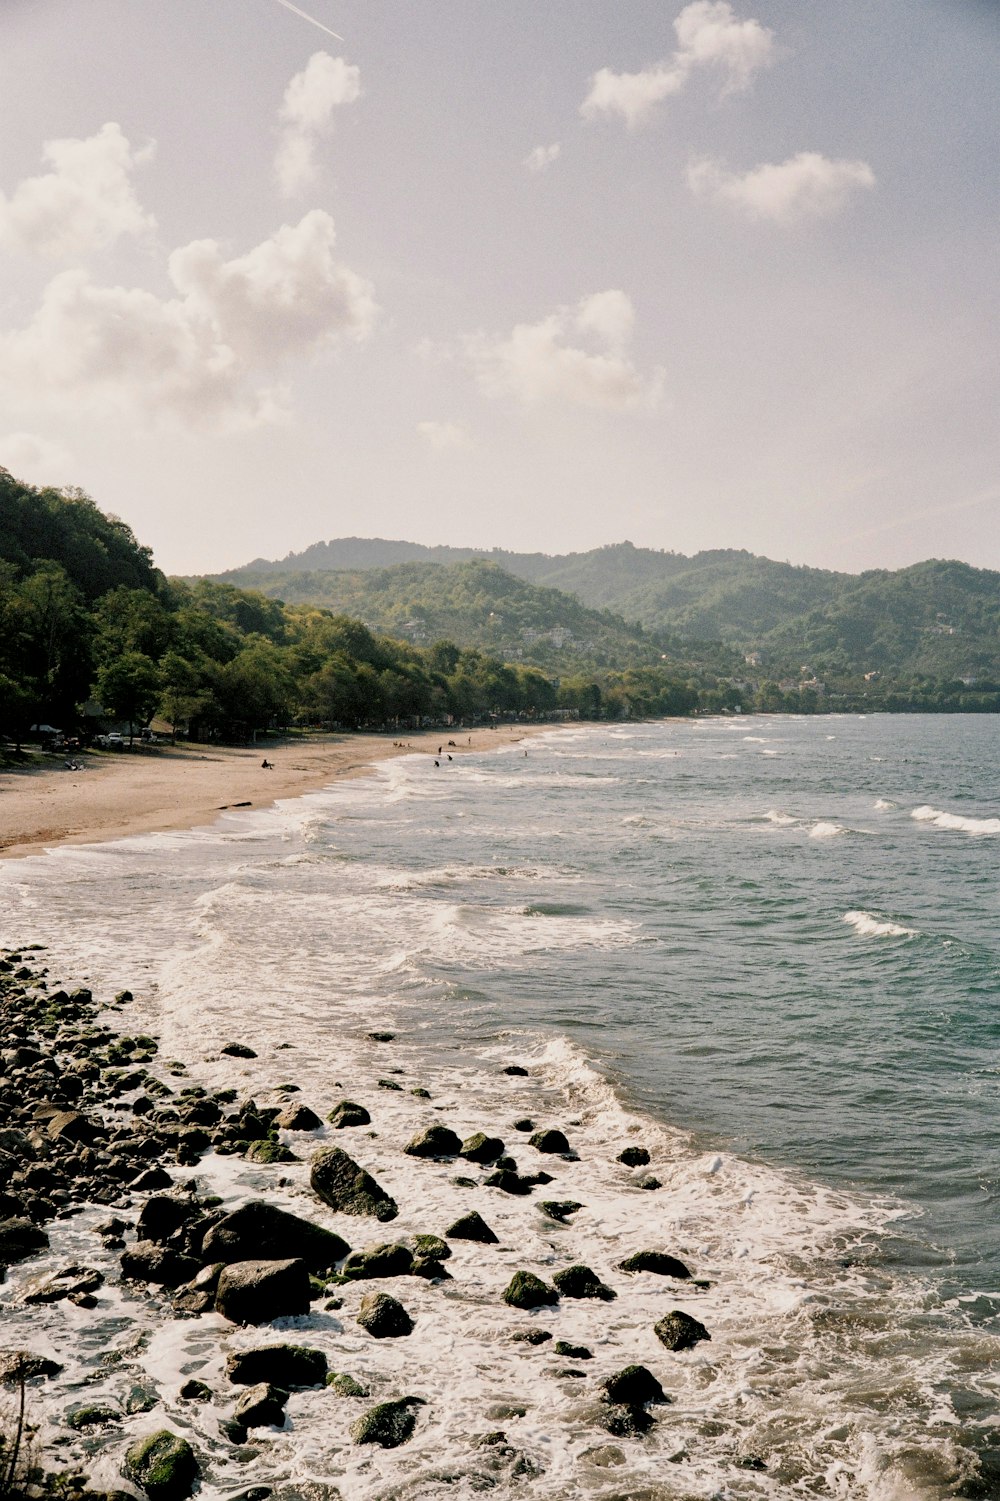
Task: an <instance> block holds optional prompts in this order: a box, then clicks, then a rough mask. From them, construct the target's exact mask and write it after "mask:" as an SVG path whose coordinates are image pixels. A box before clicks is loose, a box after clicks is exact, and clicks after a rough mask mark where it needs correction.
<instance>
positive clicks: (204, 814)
mask: <svg viewBox="0 0 1000 1501" xmlns="http://www.w3.org/2000/svg"><path fill="white" fill-rule="evenodd" d="M551 728H552V726H551V725H502V726H501V727H500V728H499V729H497V730H492V729H477V730H473V731H471V732H470V731H468V730H461V731H459V730H452V731H449V730H440V729H438V730H423V731H411V732H409V733H408V734H407V735H406V737H405V739H402V740H400V741H394V740H393V738H392V737H391V736H390V735H363V734H362V735H355V734H342V735H310V736H309V737H308V738H307V739H294V740H292V739H290V740H286V741H283V742H282V741H274V740H268V741H266V742H262V743H261V744H260V745H258V746H256V747H252V748H247V747H240V748H234V747H229V746H202V745H183V746H181V745H178V746H162V747H159V746H158V747H157V748H156V750H155V751H135V752H132V753H129V752H91V753H88V754H84V755H83V756H81V757H78V758H77V759H78V761H79V763H80V765H81V766H82V767H83V770H81V771H78V772H77V771H68V770H66V767H65V764H64V762H63V760H62V758H61V757H53V758H52V761H51V764H50V765H45V766H40V767H31V768H25V769H24V770H13V771H4V772H2V773H0V858H17V857H19V856H24V855H37V854H41V853H43V852H44V851H45V850H46V849H49V848H51V847H52V846H53V845H57V844H93V843H97V842H100V841H103V840H107V839H122V838H125V837H126V836H127V835H129V834H144V833H150V832H152V831H154V830H161V829H187V828H195V827H196V826H198V825H201V824H210V823H212V822H213V821H214V819H215V818H216V816H217V815H218V814H219V813H221V812H224V811H226V810H229V809H232V808H235V807H253V808H264V807H267V806H268V805H269V804H271V803H273V802H276V801H277V800H278V799H279V798H286V797H297V796H299V795H300V794H301V793H304V792H313V791H316V790H317V789H318V788H320V787H325V786H327V785H328V784H329V783H331V782H334V781H337V780H339V779H340V778H342V777H356V776H363V775H365V773H366V772H367V771H369V770H370V768H371V767H372V766H373V765H374V764H375V762H377V761H385V760H388V759H390V758H391V757H394V756H405V755H410V754H413V753H414V752H421V751H422V752H424V753H425V754H428V755H432V754H436V753H437V749H438V747H439V746H444V754H448V753H449V751H450V754H451V755H453V756H455V757H456V758H457V757H459V756H461V755H463V754H466V755H467V754H469V752H471V751H483V750H495V749H498V748H499V747H501V746H505V745H511V744H513V743H516V742H517V741H518V740H523V739H524V738H525V737H526V736H528V735H532V734H537V733H538V731H539V730H542V729H551ZM449 740H454V741H455V745H454V746H449V745H448V744H447V742H448V741H449ZM265 758H266V759H267V760H268V761H270V762H273V769H271V770H267V771H265V770H264V768H263V767H262V766H261V762H262V761H263V760H264V759H265Z"/></svg>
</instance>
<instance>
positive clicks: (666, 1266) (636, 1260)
mask: <svg viewBox="0 0 1000 1501" xmlns="http://www.w3.org/2000/svg"><path fill="white" fill-rule="evenodd" d="M619 1266H620V1267H621V1270H622V1271H623V1272H655V1273H656V1275H657V1276H658V1277H676V1278H677V1279H678V1280H679V1281H686V1280H687V1279H688V1278H689V1277H690V1276H691V1273H690V1272H689V1270H688V1268H687V1267H686V1266H685V1265H684V1263H683V1261H678V1260H677V1257H676V1256H669V1255H668V1254H667V1252H666V1251H636V1252H635V1253H634V1254H633V1255H632V1256H627V1257H626V1258H625V1260H624V1261H622V1262H619Z"/></svg>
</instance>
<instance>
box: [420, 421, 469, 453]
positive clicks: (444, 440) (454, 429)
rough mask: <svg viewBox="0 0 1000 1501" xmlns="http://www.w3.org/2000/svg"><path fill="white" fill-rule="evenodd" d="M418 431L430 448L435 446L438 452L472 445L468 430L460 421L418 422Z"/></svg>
mask: <svg viewBox="0 0 1000 1501" xmlns="http://www.w3.org/2000/svg"><path fill="white" fill-rule="evenodd" d="M417 432H418V433H419V434H420V436H421V438H422V439H423V440H424V442H425V443H426V444H427V446H428V448H433V449H434V451H435V452H436V453H445V452H447V450H448V449H454V448H471V447H472V439H471V438H470V437H469V434H468V431H467V430H466V429H465V428H464V427H462V426H461V424H460V423H458V422H418V423H417Z"/></svg>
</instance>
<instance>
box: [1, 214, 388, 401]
mask: <svg viewBox="0 0 1000 1501" xmlns="http://www.w3.org/2000/svg"><path fill="white" fill-rule="evenodd" d="M335 241H336V234H335V230H334V224H333V220H332V219H331V218H330V216H329V214H326V213H323V212H322V211H321V210H319V209H314V210H313V211H312V212H311V213H309V214H306V215H305V217H304V218H303V219H302V220H301V221H300V222H299V223H298V224H295V225H285V226H284V227H283V228H281V229H279V230H278V231H277V232H276V233H275V234H274V235H272V236H271V237H270V238H269V239H267V240H264V241H263V242H262V243H261V244H260V245H257V246H256V247H255V248H254V249H253V250H251V251H249V252H248V253H247V254H246V255H243V256H239V257H236V258H235V259H232V260H226V259H225V258H224V257H223V254H222V251H221V250H220V248H219V246H218V245H217V244H216V242H215V241H214V240H198V241H195V242H194V243H192V244H190V245H186V246H184V247H183V248H182V249H180V250H176V251H175V252H174V254H173V255H172V256H171V257H170V261H169V274H170V280H171V282H172V283H173V286H174V288H175V290H176V292H177V294H178V295H177V296H175V297H169V298H161V297H158V296H156V295H154V294H153V293H152V292H147V291H144V290H142V289H140V288H127V287H102V286H98V285H96V284H95V283H94V282H93V281H92V280H91V279H90V277H89V276H88V275H87V273H86V272H85V271H83V270H80V269H77V270H73V271H65V272H63V273H61V274H60V275H59V276H56V277H55V278H54V279H53V280H52V281H51V282H50V283H49V285H48V287H47V288H46V290H45V293H44V295H43V297H42V302H41V305H40V307H39V309H38V311H37V312H36V314H35V316H34V318H33V319H32V321H31V322H30V323H29V324H28V325H27V326H26V327H25V328H23V329H20V330H17V331H15V332H13V333H9V334H7V335H6V336H4V337H2V338H0V371H2V379H3V381H4V383H5V384H6V385H7V386H8V388H9V394H10V395H11V396H12V397H13V398H14V399H21V400H22V401H23V400H24V399H28V400H33V401H37V402H42V403H44V402H53V403H56V404H59V403H63V404H69V405H71V406H73V407H74V408H76V407H79V406H85V407H87V408H89V409H95V410H98V411H101V412H105V413H124V414H128V415H131V414H135V413H137V412H138V413H140V414H142V415H144V416H146V417H149V418H152V419H154V420H160V419H163V418H173V419H180V420H181V421H183V422H186V423H190V424H191V425H194V426H206V427H217V428H232V427H246V426H253V425H256V424H258V423H261V422H265V421H273V420H278V419H279V418H280V417H281V416H282V414H283V409H284V404H285V403H284V397H283V393H282V392H281V390H280V389H278V388H276V387H275V386H274V385H273V384H267V383H266V380H267V379H268V378H269V377H271V376H273V375H274V373H275V372H277V371H278V370H280V368H281V367H282V366H283V365H284V364H285V363H286V362H287V361H288V360H290V359H292V358H294V357H302V356H306V355H309V354H311V353H313V352H315V351H316V350H318V349H320V348H321V347H323V346H325V345H328V344H330V343H333V342H336V341H344V340H346V341H353V342H360V341H361V340H363V339H365V338H367V336H368V335H369V333H370V332H371V330H372V327H373V325H374V322H375V319H376V317H377V314H378V308H377V305H376V303H375V298H374V291H373V289H372V287H371V285H370V283H369V282H367V281H365V280H364V279H363V278H362V277H360V276H358V275H357V274H356V273H355V272H353V271H351V270H350V269H349V268H348V267H346V266H344V265H342V264H341V263H340V262H338V261H337V260H336V258H335V256H334V246H335ZM262 380H264V381H265V383H264V384H261V381H262Z"/></svg>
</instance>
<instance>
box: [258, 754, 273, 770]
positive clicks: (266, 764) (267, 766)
mask: <svg viewBox="0 0 1000 1501" xmlns="http://www.w3.org/2000/svg"><path fill="white" fill-rule="evenodd" d="M260 765H261V770H262V771H273V770H274V762H273V761H269V760H268V759H267V757H266V756H265V757H264V759H263V761H262V762H261V763H260Z"/></svg>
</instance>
